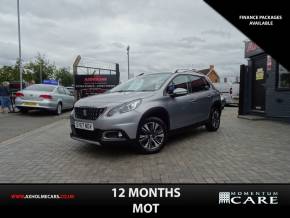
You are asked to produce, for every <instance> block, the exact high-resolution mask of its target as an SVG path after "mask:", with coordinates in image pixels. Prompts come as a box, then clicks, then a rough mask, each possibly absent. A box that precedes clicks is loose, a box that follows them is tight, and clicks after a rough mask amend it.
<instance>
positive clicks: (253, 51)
mask: <svg viewBox="0 0 290 218" xmlns="http://www.w3.org/2000/svg"><path fill="white" fill-rule="evenodd" d="M263 52H264V51H263V50H262V49H261V48H260V47H259V46H258V45H257V44H256V43H254V42H252V41H248V42H246V43H245V58H249V57H252V56H254V55H258V54H261V53H263Z"/></svg>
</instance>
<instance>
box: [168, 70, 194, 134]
mask: <svg viewBox="0 0 290 218" xmlns="http://www.w3.org/2000/svg"><path fill="white" fill-rule="evenodd" d="M177 88H183V89H186V90H187V91H188V92H189V91H190V90H189V77H188V75H186V74H184V75H178V76H176V77H175V78H174V79H173V80H172V81H171V82H170V83H169V85H168V87H167V98H168V102H167V110H168V113H169V116H170V127H171V129H177V128H181V127H184V126H188V125H191V124H192V120H193V114H194V111H193V107H192V105H193V103H192V102H191V101H192V97H191V96H190V95H189V94H186V95H182V96H176V97H173V96H172V95H170V93H172V92H173V90H174V89H177Z"/></svg>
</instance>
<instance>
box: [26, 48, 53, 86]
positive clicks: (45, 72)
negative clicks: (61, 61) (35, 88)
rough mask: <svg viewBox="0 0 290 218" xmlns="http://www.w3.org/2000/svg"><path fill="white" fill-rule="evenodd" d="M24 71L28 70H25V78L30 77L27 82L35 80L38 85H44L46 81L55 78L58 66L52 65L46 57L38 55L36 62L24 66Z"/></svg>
mask: <svg viewBox="0 0 290 218" xmlns="http://www.w3.org/2000/svg"><path fill="white" fill-rule="evenodd" d="M24 69H26V70H24V72H25V73H24V74H25V75H24V78H27V77H28V78H29V79H30V80H26V81H31V79H33V80H34V81H35V82H36V83H42V81H43V80H45V79H53V78H54V73H55V71H56V66H55V65H54V64H50V63H49V61H48V60H46V59H45V56H41V55H40V54H38V55H37V57H36V58H35V60H34V61H30V62H29V63H28V64H26V65H25V66H24ZM27 72H30V73H27ZM31 72H32V73H31ZM26 74H27V75H26Z"/></svg>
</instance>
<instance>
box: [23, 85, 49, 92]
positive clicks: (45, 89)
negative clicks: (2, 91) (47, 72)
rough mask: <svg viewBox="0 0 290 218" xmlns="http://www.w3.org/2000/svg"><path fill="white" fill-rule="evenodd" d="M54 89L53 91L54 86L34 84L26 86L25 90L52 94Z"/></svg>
mask: <svg viewBox="0 0 290 218" xmlns="http://www.w3.org/2000/svg"><path fill="white" fill-rule="evenodd" d="M54 89H55V86H51V85H41V84H35V85H31V86H28V87H27V88H26V89H25V90H31V91H41V92H53V90H54Z"/></svg>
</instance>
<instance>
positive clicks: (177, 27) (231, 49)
mask: <svg viewBox="0 0 290 218" xmlns="http://www.w3.org/2000/svg"><path fill="white" fill-rule="evenodd" d="M20 7H21V9H20V10H21V34H22V52H23V55H22V56H23V61H24V62H27V61H29V60H31V59H33V58H34V57H35V56H36V55H37V53H40V54H44V55H45V56H46V58H48V59H49V60H50V61H51V62H54V63H55V64H56V65H57V66H59V67H69V66H70V67H71V66H72V64H73V61H74V59H75V57H76V56H77V55H78V54H80V55H81V56H84V57H92V58H95V59H96V60H98V61H99V62H108V63H119V64H120V70H121V78H123V79H124V78H126V75H127V54H126V47H127V45H130V48H131V49H130V62H131V64H130V69H131V71H132V72H134V73H135V74H139V73H144V72H145V73H148V72H160V71H173V70H175V69H176V68H189V67H190V68H195V69H203V68H208V66H209V65H210V64H213V65H215V67H216V69H217V71H218V73H219V74H221V75H225V74H233V73H238V72H239V66H240V64H242V63H245V59H244V58H243V55H244V53H243V41H244V40H245V39H246V36H244V35H243V34H242V33H241V32H239V31H238V30H237V29H236V28H235V27H233V26H232V25H231V24H230V23H229V22H227V21H226V20H225V19H224V18H222V17H221V16H220V15H219V14H218V13H217V12H215V11H214V10H213V9H212V8H210V7H209V6H208V5H207V4H206V3H204V2H203V1H202V0H49V1H48V0H20ZM17 40H18V38H17V10H16V0H1V7H0V65H4V64H13V63H15V60H16V58H17V57H18V41H17Z"/></svg>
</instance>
